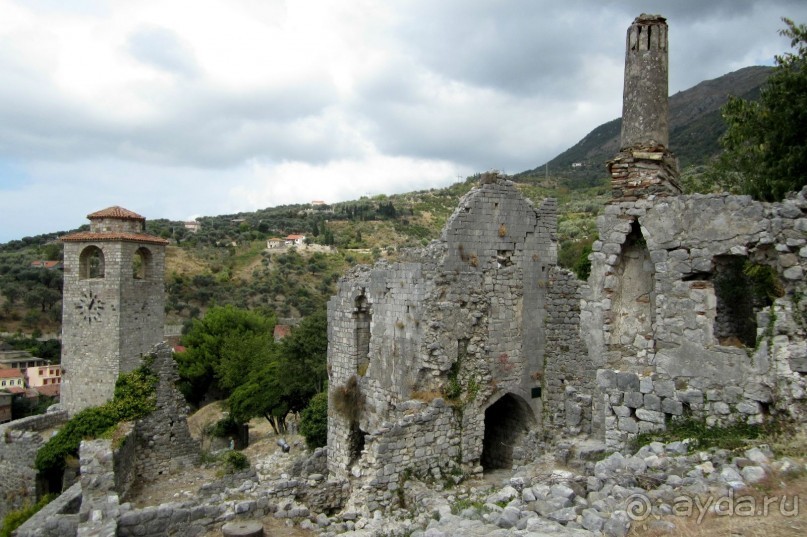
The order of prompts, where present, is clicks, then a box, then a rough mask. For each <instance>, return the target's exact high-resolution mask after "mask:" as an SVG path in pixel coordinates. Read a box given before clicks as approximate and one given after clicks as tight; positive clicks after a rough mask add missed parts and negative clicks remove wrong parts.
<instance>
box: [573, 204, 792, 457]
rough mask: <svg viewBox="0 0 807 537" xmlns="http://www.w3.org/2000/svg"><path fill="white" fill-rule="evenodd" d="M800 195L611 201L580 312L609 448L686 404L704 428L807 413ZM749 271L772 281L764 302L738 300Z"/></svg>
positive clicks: (746, 289)
mask: <svg viewBox="0 0 807 537" xmlns="http://www.w3.org/2000/svg"><path fill="white" fill-rule="evenodd" d="M805 194H807V191H802V192H801V193H799V194H798V195H797V196H794V197H792V198H790V199H787V200H785V201H783V202H781V203H771V204H768V203H760V202H756V201H753V200H752V199H750V198H749V197H747V196H731V195H711V196H704V195H694V196H678V197H665V198H653V197H652V196H651V197H650V198H647V199H640V200H637V201H634V202H621V203H615V204H612V205H609V206H607V207H606V209H605V212H604V214H603V215H602V216H600V218H599V220H598V227H599V230H600V240H599V241H597V242H595V244H594V246H593V250H594V252H593V253H592V254H591V260H592V276H591V278H590V280H589V284H590V286H589V287H586V290H585V293H584V301H583V309H582V311H581V319H582V323H583V330H582V334H583V337H584V338H585V340H586V343H587V346H588V349H589V356H590V357H591V359H592V361H593V363H594V365H595V367H597V368H598V369H601V371H599V372H598V379H599V389H600V390H601V391H600V393H596V392H595V393H594V394H593V395H594V407H595V408H594V409H593V412H595V413H597V412H598V411H601V415H602V416H603V419H604V426H605V431H604V435H601V438H604V439H605V440H606V441H607V442H608V444H609V446H611V447H612V448H616V447H623V446H624V445H626V443H627V442H628V441H630V440H631V439H632V438H633V437H634V436H635V434H637V433H639V432H643V431H648V430H652V429H657V428H663V427H664V424H665V423H666V422H669V420H670V419H674V417H675V416H678V415H681V414H682V413H684V414H686V415H687V416H692V417H694V418H698V419H701V418H702V419H705V420H707V423H709V424H727V423H730V422H732V421H737V420H741V421H745V422H748V423H759V422H760V421H762V420H763V419H765V418H766V416H767V415H769V414H776V415H785V416H791V417H795V418H799V419H801V418H803V415H804V414H803V405H804V398H805V396H804V391H805V388H806V387H807V385H805V378H804V360H805V358H804V357H805V356H807V350H805V337H807V325H805V320H804V319H805V316H804V311H805V306H806V305H807V304H805V303H804V301H803V296H804V292H805V285H804V281H803V275H804V270H805V268H807V200H805ZM749 267H750V268H749ZM766 267H769V268H766ZM754 271H756V272H757V273H763V274H764V273H765V271H768V272H770V274H771V275H772V276H773V278H771V279H770V281H771V282H778V283H769V284H768V290H767V293H768V295H767V296H766V295H765V294H764V293H763V294H762V295H761V298H759V299H758V300H757V301H756V303H754V301H753V300H746V299H743V301H742V302H737V300H736V299H735V296H737V295H741V296H747V295H750V294H751V291H752V288H753V286H754V285H756V284H755V283H754V280H751V279H750V276H749V274H753V273H754ZM628 273H630V275H631V277H630V278H627V277H626V275H627V274H628ZM641 281H647V282H649V283H648V285H646V286H642V285H639V286H637V284H636V282H641ZM729 284H731V285H733V286H734V287H733V288H729V287H727V286H728V285H729ZM726 289H730V291H728V292H727V291H726ZM776 295H781V296H778V297H777V296H776ZM732 308H734V309H732ZM636 374H638V375H640V376H641V379H639V377H636ZM614 375H616V376H614ZM631 375H632V376H631ZM629 377H630V380H628V379H629ZM637 383H638V384H640V385H641V389H635V388H636V386H637V385H638V384H637ZM665 405H666V406H665ZM597 407H599V408H597Z"/></svg>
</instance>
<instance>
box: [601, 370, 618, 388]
mask: <svg viewBox="0 0 807 537" xmlns="http://www.w3.org/2000/svg"><path fill="white" fill-rule="evenodd" d="M597 386H598V387H599V388H600V389H602V390H611V389H613V388H616V387H617V373H616V371H612V370H610V369H598V370H597Z"/></svg>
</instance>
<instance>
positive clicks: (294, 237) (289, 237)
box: [286, 235, 305, 241]
mask: <svg viewBox="0 0 807 537" xmlns="http://www.w3.org/2000/svg"><path fill="white" fill-rule="evenodd" d="M304 238H305V235H289V236H288V237H286V240H287V241H296V240H297V239H304Z"/></svg>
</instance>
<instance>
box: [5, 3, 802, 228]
mask: <svg viewBox="0 0 807 537" xmlns="http://www.w3.org/2000/svg"><path fill="white" fill-rule="evenodd" d="M642 12H647V13H660V14H662V15H664V16H666V17H667V19H668V23H669V25H670V47H671V52H670V71H671V73H670V92H671V93H674V92H676V91H679V90H683V89H686V88H689V87H691V86H693V85H694V84H696V83H698V82H700V81H702V80H705V79H710V78H715V77H718V76H720V75H723V74H725V73H728V72H730V71H733V70H736V69H738V68H740V67H745V66H748V65H760V64H761V65H772V64H773V55H774V54H776V53H781V52H784V51H786V50H789V43H788V41H787V40H786V39H785V38H783V37H781V36H779V35H778V33H777V31H778V30H779V29H780V28H782V27H783V23H782V22H781V21H780V18H781V17H782V16H787V17H789V18H792V19H794V20H796V22H801V23H804V22H807V2H805V1H804V0H770V1H762V0H758V1H754V0H674V1H673V0H655V1H654V0H644V1H640V0H635V1H634V0H618V1H617V0H613V1H609V0H566V1H561V0H553V1H546V0H137V1H132V0H106V1H105V0H69V1H68V0H16V1H15V0H0V243H2V242H6V241H8V240H12V239H19V238H21V237H23V236H29V235H35V234H39V233H46V232H52V231H60V230H67V229H72V228H75V227H77V226H79V225H81V224H83V223H86V220H85V215H86V214H88V213H90V212H92V211H95V210H98V209H102V208H105V207H108V206H111V205H122V206H124V207H126V208H128V209H131V210H133V211H136V212H138V213H140V214H142V215H144V216H146V218H171V219H183V220H184V219H188V218H191V217H194V216H204V215H217V214H229V213H234V212H238V211H250V210H254V209H258V208H263V207H270V206H276V205H281V204H287V203H306V202H309V201H311V200H314V199H321V200H325V201H328V202H335V201H343V200H349V199H356V198H358V197H360V196H362V195H368V194H369V195H375V194H381V193H385V194H390V193H395V192H406V191H411V190H416V189H423V188H430V187H442V186H446V185H449V184H451V183H453V182H455V181H457V180H458V177H459V178H463V179H464V177H466V176H467V175H469V174H472V173H475V172H480V171H485V170H490V169H498V170H503V171H504V172H506V173H515V172H519V171H523V170H525V169H530V168H534V167H536V166H538V165H540V164H542V163H544V162H546V161H547V160H550V159H551V158H553V157H554V156H556V155H557V154H558V153H560V152H561V151H563V150H565V149H567V148H568V147H570V146H571V145H573V144H574V143H576V142H577V141H578V140H579V139H580V138H581V137H582V136H584V135H585V134H586V133H587V132H589V131H590V130H591V129H592V128H594V127H596V126H597V125H599V124H600V123H603V122H605V121H608V120H610V119H613V118H615V117H618V116H619V115H620V113H621V93H622V68H623V62H624V36H625V32H626V29H627V27H628V26H629V25H630V23H631V22H632V20H633V19H634V18H635V17H636V16H637V15H638V14H640V13H642Z"/></svg>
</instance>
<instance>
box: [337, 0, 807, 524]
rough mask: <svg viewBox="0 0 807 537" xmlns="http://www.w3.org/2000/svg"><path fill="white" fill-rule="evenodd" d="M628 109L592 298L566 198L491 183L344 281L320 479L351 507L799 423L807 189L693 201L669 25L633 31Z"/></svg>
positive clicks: (595, 258)
mask: <svg viewBox="0 0 807 537" xmlns="http://www.w3.org/2000/svg"><path fill="white" fill-rule="evenodd" d="M624 101H625V102H624V120H623V132H622V149H621V150H620V152H619V153H618V154H617V155H616V157H615V158H614V160H612V161H611V162H609V163H608V169H609V171H610V173H611V176H612V185H613V198H612V200H611V201H610V202H609V203H608V204H607V206H606V207H605V208H604V211H603V212H602V214H601V216H600V217H599V218H598V220H597V227H598V232H599V240H597V241H596V242H594V245H593V248H592V249H593V253H592V254H591V256H590V260H591V275H590V277H589V279H588V281H587V282H583V281H579V280H578V279H577V278H576V277H575V276H574V275H573V274H572V273H571V272H569V271H567V270H565V269H563V268H560V267H558V266H557V247H558V245H557V238H556V227H557V226H556V224H557V217H556V204H555V201H554V200H551V199H547V200H545V201H543V202H542V203H541V204H540V205H538V206H535V205H533V204H532V203H531V202H530V201H529V200H526V199H525V198H523V197H522V196H521V195H520V193H519V191H518V190H517V188H516V187H515V185H514V184H512V183H511V182H510V181H508V180H506V179H505V178H504V177H501V176H499V175H497V174H485V175H484V176H483V177H482V180H481V181H480V184H479V186H478V187H476V188H475V189H473V190H472V191H471V192H469V193H468V194H467V195H466V196H465V197H463V198H462V200H461V201H460V203H459V206H458V208H457V209H456V211H455V212H454V214H453V215H452V216H451V218H450V219H449V220H448V222H447V224H446V226H445V228H444V229H443V232H442V235H441V237H440V239H439V240H437V241H434V242H432V243H431V244H430V245H429V246H428V247H425V248H422V249H415V250H410V251H405V252H403V253H402V255H401V256H400V259H399V260H398V261H396V262H394V263H390V262H386V261H380V262H378V263H376V264H375V265H374V266H373V267H357V268H355V269H353V270H352V271H351V272H350V273H349V274H347V275H346V276H345V277H344V278H343V279H342V280H341V281H340V283H339V291H338V293H337V295H336V296H334V297H333V298H332V299H331V301H330V302H329V304H328V317H329V323H328V330H329V333H328V337H329V347H328V372H329V391H330V402H331V404H330V410H329V417H328V468H329V471H330V472H331V474H332V475H333V476H334V477H337V478H342V479H345V480H349V481H350V483H351V489H352V491H353V497H352V500H351V501H352V502H353V505H354V506H359V505H361V506H362V507H365V508H367V509H369V510H370V511H373V510H375V509H379V508H387V507H390V506H393V505H395V503H396V495H397V494H398V493H399V489H400V488H401V487H402V485H403V483H404V482H405V481H406V479H407V477H408V476H410V475H416V476H421V477H432V478H441V477H444V476H450V475H451V474H452V473H456V474H459V473H466V474H467V473H471V474H479V473H482V472H486V471H489V470H494V469H497V468H507V469H510V468H511V467H514V466H516V465H519V464H525V463H527V462H529V461H532V460H535V458H536V457H538V456H539V455H540V454H542V453H545V452H548V451H550V450H552V452H556V453H557V452H559V453H565V454H567V455H572V456H575V457H582V458H585V457H586V456H587V455H590V454H591V453H592V452H595V453H596V452H602V451H603V450H608V451H615V450H625V449H628V448H629V447H630V446H631V443H632V442H633V441H634V440H635V438H636V436H637V435H638V434H639V433H643V432H652V431H658V430H662V429H664V428H665V427H666V425H667V424H668V423H670V422H671V420H674V419H676V418H679V417H693V418H696V419H703V420H705V421H706V423H707V424H709V425H715V424H721V425H725V424H729V423H734V422H745V423H749V424H757V423H761V422H763V421H765V420H767V419H769V418H770V417H772V416H778V417H784V418H792V419H795V420H799V421H803V420H804V418H805V410H806V408H805V388H807V380H805V374H807V339H806V338H805V336H806V335H807V323H805V302H804V298H803V297H804V294H805V285H804V281H803V275H804V270H805V268H806V267H807V199H806V198H807V189H805V190H802V192H800V193H798V194H794V195H792V196H791V197H790V198H788V199H786V200H785V201H783V202H781V203H761V202H757V201H754V200H752V199H751V198H750V197H748V196H735V195H727V194H719V195H691V196H684V195H681V189H680V187H679V186H678V184H677V182H676V178H677V162H676V160H675V157H674V156H673V155H672V153H671V152H670V151H669V149H668V148H667V147H666V146H667V143H668V135H667V25H666V22H665V20H664V18H662V17H659V16H657V15H642V16H640V17H638V18H637V19H636V20H635V21H634V23H633V25H632V26H631V27H630V29H629V30H628V37H627V52H626V68H625V99H624ZM765 275H767V276H768V278H767V281H768V287H766V288H764V289H762V290H759V289H757V292H753V290H754V289H755V288H759V287H760V285H762V286H763V287H764V285H763V284H761V283H760V280H759V279H760V278H762V279H763V280H764V279H765V278H764V277H765ZM755 278H757V279H755ZM755 286H756V287H755Z"/></svg>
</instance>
